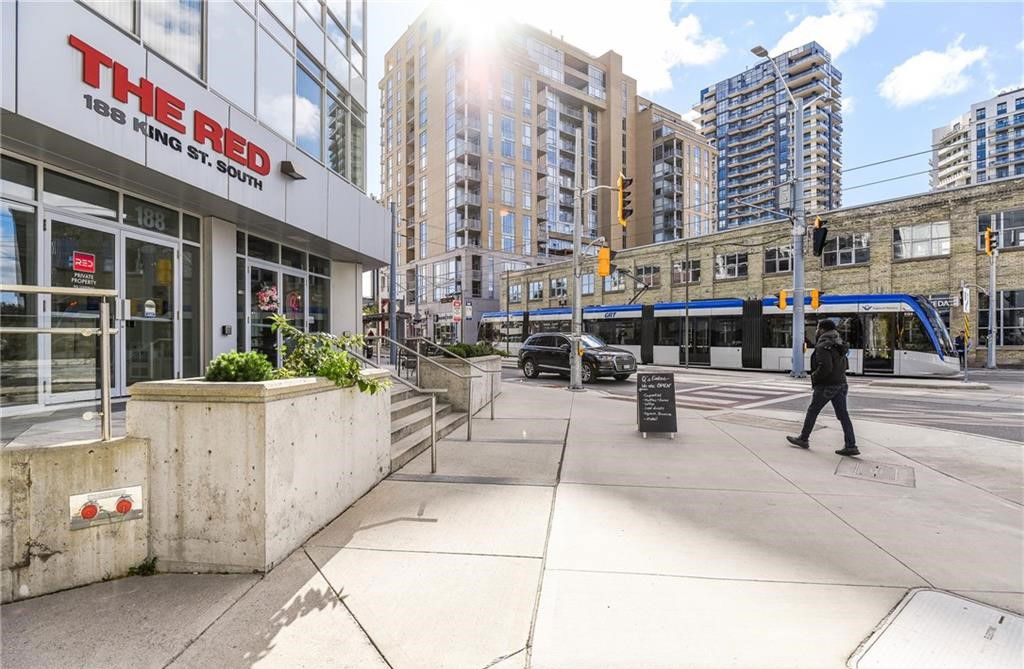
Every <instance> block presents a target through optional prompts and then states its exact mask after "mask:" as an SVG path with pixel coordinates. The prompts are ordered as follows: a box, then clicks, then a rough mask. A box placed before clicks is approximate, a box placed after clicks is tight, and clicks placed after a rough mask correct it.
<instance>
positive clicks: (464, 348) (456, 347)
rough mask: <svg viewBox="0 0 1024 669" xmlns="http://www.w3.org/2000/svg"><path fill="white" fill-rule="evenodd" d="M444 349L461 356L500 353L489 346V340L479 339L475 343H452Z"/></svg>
mask: <svg viewBox="0 0 1024 669" xmlns="http://www.w3.org/2000/svg"><path fill="white" fill-rule="evenodd" d="M445 350H446V351H448V352H449V353H454V354H455V355H457V356H460V357H462V358H477V357H480V356H483V355H501V351H499V350H497V349H496V348H494V347H493V346H491V344H490V342H486V341H481V342H477V343H475V344H452V345H451V346H446V347H445Z"/></svg>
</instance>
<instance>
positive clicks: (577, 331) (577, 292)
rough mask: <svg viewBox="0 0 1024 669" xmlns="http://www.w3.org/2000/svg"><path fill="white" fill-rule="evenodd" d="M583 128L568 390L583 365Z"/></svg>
mask: <svg viewBox="0 0 1024 669" xmlns="http://www.w3.org/2000/svg"><path fill="white" fill-rule="evenodd" d="M582 143H583V130H582V128H576V138H575V141H574V148H575V150H576V158H575V161H576V165H575V167H576V174H575V175H573V182H574V183H573V185H574V186H575V187H574V188H573V190H574V193H573V196H574V197H573V198H572V350H571V351H569V390H572V391H576V392H579V391H582V390H583V380H582V376H583V369H582V366H581V363H582V358H581V357H580V336H581V334H582V330H583V322H582V321H583V319H582V316H583V311H582V309H581V308H580V305H581V304H582V302H583V291H582V289H581V286H580V252H581V245H582V241H583V240H582V237H583V221H581V220H580V209H581V205H582V199H583V174H582V172H583V150H582V148H581V145H582Z"/></svg>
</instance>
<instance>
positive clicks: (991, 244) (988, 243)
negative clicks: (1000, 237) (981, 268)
mask: <svg viewBox="0 0 1024 669" xmlns="http://www.w3.org/2000/svg"><path fill="white" fill-rule="evenodd" d="M996 244H997V242H996V239H995V235H994V234H993V230H992V228H991V227H988V228H985V255H987V256H990V255H992V249H993V248H995V246H996Z"/></svg>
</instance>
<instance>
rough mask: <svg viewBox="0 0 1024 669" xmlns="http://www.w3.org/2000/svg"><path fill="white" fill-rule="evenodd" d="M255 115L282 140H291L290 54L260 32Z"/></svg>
mask: <svg viewBox="0 0 1024 669" xmlns="http://www.w3.org/2000/svg"><path fill="white" fill-rule="evenodd" d="M259 64H260V67H259V72H258V78H257V89H256V90H257V96H256V114H257V116H259V119H260V120H261V121H263V122H264V123H266V124H267V125H268V126H270V128H272V129H273V130H276V131H277V132H279V133H280V134H281V135H283V136H284V137H285V138H286V139H291V138H292V107H293V106H294V105H293V102H292V99H293V87H292V71H293V68H294V66H293V64H292V55H291V54H290V53H288V52H287V51H285V50H284V49H283V48H281V46H280V45H279V44H278V43H277V42H275V41H274V38H272V37H271V36H270V35H269V34H267V33H266V32H264V31H262V30H261V31H260V42H259Z"/></svg>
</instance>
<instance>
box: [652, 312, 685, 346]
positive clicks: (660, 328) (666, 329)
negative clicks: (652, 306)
mask: <svg viewBox="0 0 1024 669" xmlns="http://www.w3.org/2000/svg"><path fill="white" fill-rule="evenodd" d="M654 322H655V323H657V331H656V336H655V339H654V345H655V346H679V345H680V342H681V341H682V339H681V334H680V333H681V332H682V328H681V326H680V319H679V318H676V317H672V318H657V319H655V321H654Z"/></svg>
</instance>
